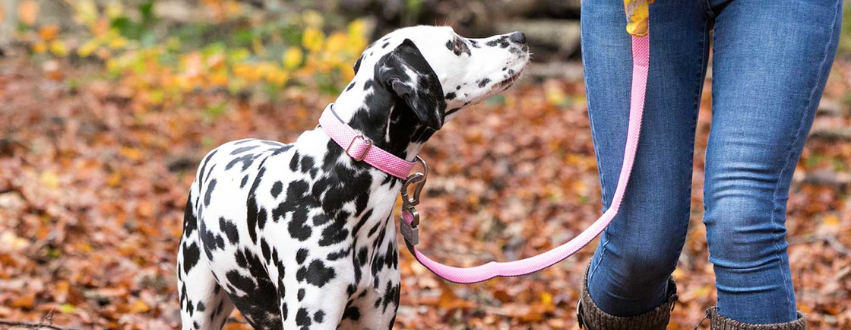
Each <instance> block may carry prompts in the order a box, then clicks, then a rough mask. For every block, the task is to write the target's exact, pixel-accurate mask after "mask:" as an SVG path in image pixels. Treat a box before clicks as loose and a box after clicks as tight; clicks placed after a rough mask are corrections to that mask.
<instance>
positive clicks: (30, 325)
mask: <svg viewBox="0 0 851 330" xmlns="http://www.w3.org/2000/svg"><path fill="white" fill-rule="evenodd" d="M0 324H2V325H10V326H16V327H24V328H31V329H39V328H48V329H54V330H77V329H75V328H68V327H63V326H59V325H53V324H42V323H41V322H22V321H12V320H6V319H0Z"/></svg>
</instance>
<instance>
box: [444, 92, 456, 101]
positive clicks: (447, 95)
mask: <svg viewBox="0 0 851 330" xmlns="http://www.w3.org/2000/svg"><path fill="white" fill-rule="evenodd" d="M454 98H455V93H454V92H450V93H447V94H446V99H447V100H452V99H454Z"/></svg>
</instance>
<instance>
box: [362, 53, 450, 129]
mask: <svg viewBox="0 0 851 330" xmlns="http://www.w3.org/2000/svg"><path fill="white" fill-rule="evenodd" d="M375 68H376V75H375V76H376V77H378V80H379V82H380V83H381V85H383V86H384V87H386V88H388V89H389V90H390V92H392V93H393V94H395V95H396V96H397V97H399V98H401V99H402V100H404V101H405V103H406V104H407V105H408V107H409V108H411V110H412V111H413V112H414V115H416V116H417V119H418V120H419V121H420V123H421V124H423V125H426V126H428V127H430V128H432V129H435V130H437V129H440V127H441V126H443V119H444V116H445V112H446V99H445V98H444V97H443V87H442V86H441V84H440V80H439V79H438V78H437V74H436V73H435V72H434V70H433V69H432V68H431V66H430V65H429V64H428V62H427V61H426V59H425V57H423V54H422V53H420V50H419V48H417V46H416V45H415V44H414V42H413V41H411V40H410V39H405V41H403V42H402V44H400V45H399V46H398V47H396V49H394V50H393V51H392V52H390V53H389V54H387V55H384V57H382V58H381V59H380V60H379V62H378V65H376V67H375Z"/></svg>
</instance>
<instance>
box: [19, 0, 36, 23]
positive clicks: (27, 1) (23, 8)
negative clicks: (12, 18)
mask: <svg viewBox="0 0 851 330" xmlns="http://www.w3.org/2000/svg"><path fill="white" fill-rule="evenodd" d="M38 9H39V7H38V2H36V1H35V0H23V1H21V2H20V3H19V4H18V19H19V20H20V21H21V22H22V23H24V24H26V25H33V24H35V20H36V17H38Z"/></svg>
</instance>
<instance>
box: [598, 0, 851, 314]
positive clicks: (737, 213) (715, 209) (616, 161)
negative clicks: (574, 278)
mask: <svg viewBox="0 0 851 330" xmlns="http://www.w3.org/2000/svg"><path fill="white" fill-rule="evenodd" d="M841 19H842V1H841V0H774V1H758V0H731V1H730V0H728V1H714V0H676V1H669V0H662V1H656V2H655V3H654V4H653V5H651V6H650V36H651V37H650V38H651V39H650V40H651V48H650V49H651V50H650V75H649V78H648V87H647V99H646V108H645V114H644V121H643V127H642V131H641V134H642V135H641V141H640V144H639V147H638V155H637V157H636V162H635V169H634V170H633V172H632V173H633V174H632V178H631V179H630V183H629V186H628V188H627V191H626V196H625V199H624V202H623V205H622V207H621V211H620V214H618V216H617V217H616V218H615V220H614V221H613V222H612V224H611V225H610V226H609V227H608V229H607V230H606V231H605V232H604V233H603V234H602V237H601V242H600V245H599V246H598V247H597V250H596V252H595V254H594V257H593V259H592V261H591V270H590V273H589V279H588V286H589V292H590V294H591V297H592V298H593V300H594V302H596V304H597V305H598V306H599V307H600V308H601V309H602V310H603V311H605V312H607V313H610V314H613V315H617V316H634V315H639V314H642V313H645V312H647V311H650V310H652V309H653V308H655V307H657V306H659V305H660V304H662V303H663V302H664V298H665V297H664V295H665V292H667V288H666V285H667V283H668V282H667V278H668V277H669V276H670V274H671V273H672V272H673V270H674V268H675V267H676V264H677V259H678V258H679V255H680V252H681V250H682V247H683V243H684V242H685V237H686V232H687V228H688V221H689V214H690V201H691V182H692V165H693V155H694V137H695V125H696V121H697V113H698V108H699V104H700V96H701V91H702V88H703V81H704V77H705V74H706V68H707V63H708V60H709V50H710V43H712V45H713V46H712V51H713V59H712V61H713V62H712V70H713V82H712V126H711V131H710V134H709V145H708V147H707V151H706V171H705V174H706V178H705V183H704V207H705V214H704V223H705V225H706V232H707V241H708V243H709V254H710V257H709V260H710V261H711V262H712V263H713V265H714V267H715V276H716V286H717V288H718V311H719V313H720V314H721V315H723V316H726V317H728V318H731V319H734V320H738V321H741V322H745V323H752V324H767V323H779V322H787V321H792V320H795V318H796V316H797V315H796V306H795V293H794V290H793V288H792V280H791V274H790V269H789V260H788V256H787V253H786V247H787V243H786V227H785V221H786V216H785V214H786V202H787V199H788V192H789V184H790V181H791V178H792V173H793V172H794V169H795V166H796V164H797V161H798V159H799V157H800V154H801V149H802V148H803V145H804V142H805V140H806V137H807V134H808V132H809V129H810V126H811V124H812V120H813V116H814V113H815V110H816V107H817V105H818V103H819V99H820V97H821V94H822V90H823V88H824V85H825V82H826V80H827V76H828V73H829V71H830V67H831V64H832V63H833V58H834V55H835V53H836V46H837V42H838V37H839V31H840V24H841ZM625 24H626V18H625V14H624V9H623V1H622V0H585V1H583V2H582V59H583V64H584V66H585V84H586V88H587V94H588V109H589V117H590V119H591V129H592V134H593V138H594V147H595V151H596V154H597V163H598V166H599V174H600V181H601V184H602V193H603V205H604V209H605V208H607V207H608V206H609V203H610V202H611V199H612V195H613V194H614V191H615V187H616V185H617V179H618V175H619V172H620V167H621V163H622V161H623V152H624V145H625V141H626V131H627V120H628V115H629V90H630V75H631V66H632V60H631V58H632V57H631V49H630V39H629V36H628V35H627V33H626V32H625V31H624V26H625ZM713 30H714V33H712V34H711V33H710V31H713Z"/></svg>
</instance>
